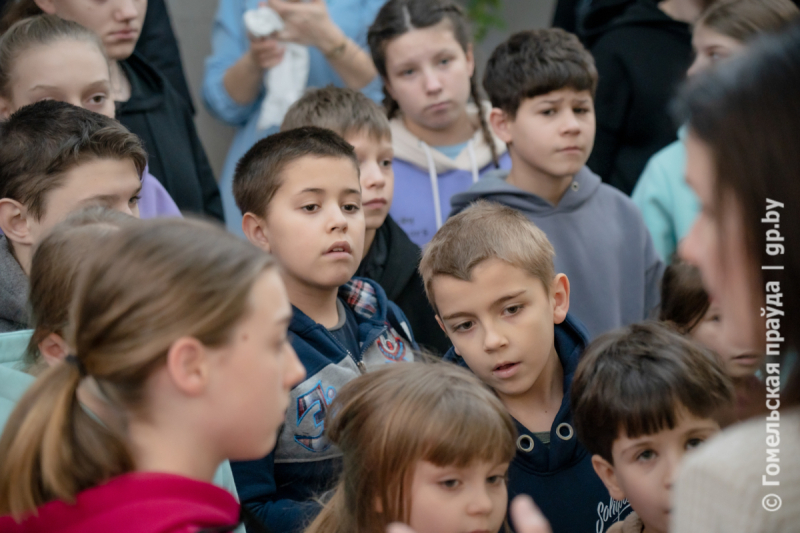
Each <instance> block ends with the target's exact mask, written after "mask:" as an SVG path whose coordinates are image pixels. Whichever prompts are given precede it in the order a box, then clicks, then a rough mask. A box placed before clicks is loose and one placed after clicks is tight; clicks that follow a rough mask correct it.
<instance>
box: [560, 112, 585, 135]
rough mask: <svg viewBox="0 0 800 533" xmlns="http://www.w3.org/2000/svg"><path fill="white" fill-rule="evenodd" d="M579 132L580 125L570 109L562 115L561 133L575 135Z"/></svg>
mask: <svg viewBox="0 0 800 533" xmlns="http://www.w3.org/2000/svg"><path fill="white" fill-rule="evenodd" d="M580 131H581V123H580V121H579V120H578V117H577V116H576V115H575V111H573V110H572V109H570V110H568V111H567V112H566V113H564V124H563V132H564V133H565V134H572V135H574V134H577V133H580Z"/></svg>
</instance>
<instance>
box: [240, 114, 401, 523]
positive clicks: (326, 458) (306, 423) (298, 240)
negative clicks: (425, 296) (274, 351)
mask: <svg viewBox="0 0 800 533" xmlns="http://www.w3.org/2000/svg"><path fill="white" fill-rule="evenodd" d="M233 194H234V197H235V198H236V203H237V205H238V206H239V209H240V210H241V211H242V213H244V217H243V219H242V229H243V231H244V234H245V235H246V236H247V238H248V240H249V241H250V242H252V243H253V244H255V245H256V246H258V247H260V248H261V249H263V250H265V251H267V252H270V253H272V254H273V255H274V256H275V258H276V260H277V262H278V264H279V265H280V266H281V276H282V278H283V282H284V284H285V285H286V291H287V293H288V295H289V301H290V302H291V303H292V308H293V311H294V314H293V317H292V321H291V323H290V324H289V338H290V341H291V344H292V347H293V348H294V350H295V351H296V352H297V355H298V357H299V358H300V361H301V362H302V363H303V366H305V369H306V376H307V377H306V379H305V380H304V381H303V382H302V383H300V384H299V385H297V386H296V387H294V388H293V389H292V392H291V399H290V404H289V410H288V412H287V415H286V424H285V425H284V426H283V428H281V431H280V434H279V435H278V442H277V444H276V446H275V450H274V451H273V452H272V453H270V454H269V455H268V456H267V457H265V458H263V459H261V460H257V461H247V462H241V463H234V464H233V472H234V477H235V479H236V487H237V489H238V491H239V496H240V497H241V500H242V502H243V503H244V504H245V505H247V506H248V507H249V508H250V509H251V510H252V511H254V512H255V513H256V515H257V516H258V517H259V518H260V519H261V520H263V521H264V523H265V524H268V525H269V528H270V529H272V530H273V531H281V532H285V533H293V532H298V531H300V530H301V529H302V528H304V527H305V526H306V525H308V523H309V521H310V520H311V519H312V518H313V516H314V515H315V514H316V513H317V512H318V510H319V504H318V503H317V502H316V501H314V500H313V498H315V497H316V496H318V495H319V494H321V493H323V492H324V491H325V490H327V489H329V488H331V487H332V486H333V484H335V482H336V478H337V474H338V471H339V469H340V467H341V452H340V451H339V450H338V449H337V448H336V447H334V446H332V445H331V443H330V442H329V441H328V440H327V439H326V437H325V436H324V435H323V433H324V430H325V416H326V414H327V412H328V406H329V405H330V402H331V401H332V400H333V399H334V398H335V396H336V391H337V390H338V389H339V388H340V387H341V386H342V385H344V384H346V383H347V382H349V381H350V380H352V379H354V378H355V377H357V376H358V375H360V374H362V373H364V372H366V371H368V370H369V369H370V368H373V367H376V366H379V365H383V364H386V363H393V362H399V361H412V360H413V354H412V348H414V347H415V344H414V340H413V337H412V335H411V331H410V329H409V327H408V321H407V319H406V317H405V315H403V312H402V311H401V310H400V309H399V308H398V307H397V306H396V305H395V304H393V303H392V302H390V301H389V300H388V299H387V298H386V294H385V293H384V291H383V289H382V288H381V287H380V285H378V284H377V283H375V282H373V281H371V280H368V279H363V278H352V276H353V274H355V272H356V269H357V268H358V265H359V263H360V262H361V257H362V256H363V249H364V233H365V230H364V227H365V222H364V212H363V210H362V205H361V185H360V182H359V163H358V159H357V158H356V156H355V152H354V150H353V147H352V146H351V145H350V144H348V143H347V142H346V141H345V140H344V139H342V138H341V137H340V136H339V135H337V134H336V133H334V132H333V131H331V130H328V129H322V128H317V127H303V128H297V129H292V130H288V131H284V132H281V133H276V134H274V135H271V136H269V137H267V138H265V139H262V140H261V141H259V142H257V143H256V144H255V145H254V146H253V147H252V148H251V149H250V150H249V151H248V152H247V153H246V154H245V155H244V157H242V159H241V160H240V161H239V163H238V164H237V166H236V173H235V175H234V178H233ZM351 278H352V279H351Z"/></svg>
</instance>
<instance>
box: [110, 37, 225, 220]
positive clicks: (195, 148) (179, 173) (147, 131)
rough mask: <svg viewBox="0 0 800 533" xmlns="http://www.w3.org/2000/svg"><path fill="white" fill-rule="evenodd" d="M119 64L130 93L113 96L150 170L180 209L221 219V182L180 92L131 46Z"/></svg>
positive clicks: (119, 115) (119, 114) (120, 117)
mask: <svg viewBox="0 0 800 533" xmlns="http://www.w3.org/2000/svg"><path fill="white" fill-rule="evenodd" d="M120 66H121V67H122V68H123V70H124V71H125V74H126V76H127V77H128V79H129V80H130V83H131V98H130V100H128V101H127V102H117V118H118V119H119V121H120V122H122V124H123V125H124V126H125V127H126V128H128V129H129V130H130V131H132V132H133V133H135V134H136V135H138V136H139V137H141V139H142V142H143V143H144V147H145V150H147V156H148V162H149V164H150V172H151V173H152V174H153V176H155V177H156V178H157V179H158V180H159V181H160V182H161V184H162V185H164V188H165V189H167V192H169V194H170V196H172V199H173V200H175V203H176V204H177V205H178V207H179V208H180V209H181V211H183V212H191V213H205V214H206V215H209V216H212V217H214V218H216V219H219V220H223V214H222V200H221V199H220V195H219V188H218V187H217V182H216V180H215V179H214V174H213V173H212V171H211V165H209V163H208V158H206V153H205V151H204V150H203V146H202V145H201V144H200V138H199V137H198V136H197V130H196V129H195V126H194V118H193V117H192V114H191V112H190V111H189V107H188V106H187V104H186V102H185V101H184V99H183V97H181V96H180V95H179V94H178V93H177V92H176V91H175V89H173V88H172V85H170V83H169V82H168V81H167V80H166V78H164V76H162V75H161V74H160V73H159V72H158V71H157V70H156V69H155V68H153V67H152V66H151V65H150V64H149V63H148V62H147V61H146V60H145V59H144V58H143V57H142V56H140V55H139V54H137V53H135V52H134V54H133V55H132V56H130V57H129V58H128V59H126V60H124V61H120Z"/></svg>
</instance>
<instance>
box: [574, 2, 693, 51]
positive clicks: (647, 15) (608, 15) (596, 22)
mask: <svg viewBox="0 0 800 533" xmlns="http://www.w3.org/2000/svg"><path fill="white" fill-rule="evenodd" d="M625 26H650V27H654V28H658V29H660V30H664V31H672V32H676V33H679V34H680V35H686V33H687V31H688V28H689V25H688V24H687V23H685V22H681V21H679V20H675V19H673V18H672V17H670V16H669V15H667V14H666V13H664V12H663V11H661V9H659V7H658V3H657V2H656V0H638V1H634V2H632V1H631V0H602V1H600V2H597V5H593V7H592V9H591V10H590V11H589V13H588V14H587V15H586V19H585V20H584V23H583V31H584V38H585V40H586V44H587V46H589V47H591V46H592V45H593V44H594V42H595V41H597V39H599V38H600V37H601V36H602V35H604V34H605V33H608V32H609V31H611V30H613V29H616V28H622V27H625Z"/></svg>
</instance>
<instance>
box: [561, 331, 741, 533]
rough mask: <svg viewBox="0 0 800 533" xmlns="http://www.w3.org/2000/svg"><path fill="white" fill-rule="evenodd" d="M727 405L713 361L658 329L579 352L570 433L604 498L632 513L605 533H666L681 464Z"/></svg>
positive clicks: (727, 386) (615, 335) (610, 338)
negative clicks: (621, 502)
mask: <svg viewBox="0 0 800 533" xmlns="http://www.w3.org/2000/svg"><path fill="white" fill-rule="evenodd" d="M732 402H733V389H732V385H731V382H730V379H729V378H728V377H727V376H726V374H725V372H724V370H723V369H722V367H721V365H720V363H719V361H718V360H717V359H716V358H715V357H714V356H713V355H712V354H711V353H709V352H706V351H705V350H703V349H701V348H699V347H697V345H695V344H693V343H692V342H691V341H689V340H688V339H686V338H684V337H682V336H681V335H678V334H677V333H675V332H673V331H670V330H669V329H667V328H666V327H665V326H663V325H661V324H659V323H656V322H652V323H642V324H635V325H633V326H628V327H626V328H622V329H619V330H617V331H613V332H611V333H607V334H605V335H603V336H602V337H600V338H598V339H597V340H595V341H594V342H593V343H592V344H591V345H590V346H589V347H588V348H587V349H586V352H585V354H584V355H583V358H582V359H581V362H580V364H578V369H577V371H576V372H575V378H574V379H573V381H572V406H573V409H574V411H575V429H576V431H577V433H578V438H579V439H580V440H581V442H583V444H584V445H585V446H586V448H588V449H589V451H590V452H591V453H592V454H594V455H593V456H592V465H593V466H594V469H595V471H596V472H597V475H598V476H600V479H602V480H603V483H605V485H606V487H608V491H609V493H610V494H611V496H613V497H614V498H617V499H624V498H627V500H628V502H629V503H630V505H631V507H632V508H633V511H634V512H632V513H631V514H629V515H628V517H627V518H626V519H625V521H624V522H621V523H619V524H615V525H614V526H613V527H611V529H609V530H608V531H609V533H642V532H643V531H644V532H647V533H667V531H668V530H669V518H670V508H671V503H670V493H671V491H672V483H673V481H674V480H675V478H676V476H677V473H678V467H679V466H680V462H681V461H682V459H683V456H684V454H685V453H686V452H687V451H689V450H691V449H692V448H695V447H697V446H698V445H700V444H701V443H702V442H703V441H705V440H707V439H708V438H710V437H711V436H713V435H714V434H716V433H717V432H719V430H720V425H719V422H718V416H719V414H720V413H721V412H723V411H724V410H725V409H726V408H728V407H729V406H730V404H731V403H732Z"/></svg>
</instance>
